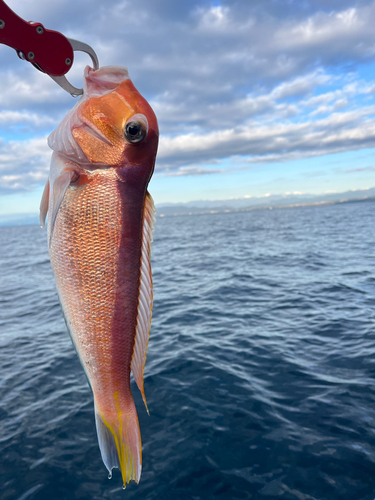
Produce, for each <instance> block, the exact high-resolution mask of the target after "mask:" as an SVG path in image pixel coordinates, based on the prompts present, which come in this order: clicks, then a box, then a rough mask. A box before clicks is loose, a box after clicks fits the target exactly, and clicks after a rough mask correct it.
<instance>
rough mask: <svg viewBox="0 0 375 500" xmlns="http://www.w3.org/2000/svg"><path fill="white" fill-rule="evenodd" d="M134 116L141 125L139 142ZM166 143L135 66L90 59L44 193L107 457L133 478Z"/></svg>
mask: <svg viewBox="0 0 375 500" xmlns="http://www.w3.org/2000/svg"><path fill="white" fill-rule="evenodd" d="M127 122H129V123H130V122H131V123H132V128H131V130H132V131H134V130H138V131H140V132H139V133H140V135H136V140H134V141H133V136H127V135H126V123H127ZM134 123H136V124H137V125H133V124H134ZM137 127H138V129H137ZM98 131H100V133H98ZM132 141H133V142H134V144H133V143H132ZM157 143H158V127H157V121H156V117H155V115H154V113H153V111H152V110H151V108H150V106H149V105H148V103H147V102H146V101H145V100H144V99H143V98H142V96H140V94H139V93H138V92H137V90H136V89H135V87H134V85H133V84H132V82H131V81H130V79H129V77H128V74H127V70H126V69H124V68H121V67H116V66H113V67H111V66H110V67H106V68H101V69H100V70H97V71H93V70H92V69H91V68H86V70H85V83H84V95H83V97H82V98H81V100H80V101H79V102H78V103H77V105H76V106H75V107H74V108H73V110H71V111H70V112H69V113H68V114H67V116H66V117H65V118H64V120H63V121H62V123H61V124H60V125H59V127H58V128H57V129H56V130H55V132H53V133H52V134H51V136H50V137H49V145H50V146H51V148H52V149H53V150H54V154H53V156H52V162H51V170H50V176H49V181H48V182H47V184H46V188H45V191H44V193H43V197H42V202H41V222H42V223H44V220H45V217H46V214H47V211H48V214H49V217H48V241H49V251H50V258H51V264H52V269H53V271H54V274H55V279H56V286H57V290H58V293H59V297H60V301H61V305H62V309H63V311H64V316H65V319H66V323H67V326H68V329H69V332H70V335H71V338H72V341H73V344H74V346H75V348H76V351H77V353H78V356H79V358H80V361H81V364H82V366H83V368H84V370H85V373H86V375H87V378H88V381H89V383H90V386H91V388H92V391H93V395H94V404H95V419H96V428H97V433H98V440H99V447H100V450H101V454H102V458H103V461H104V464H105V465H106V467H107V469H108V471H109V472H110V475H111V471H112V469H113V468H114V467H118V468H120V469H121V474H122V478H123V482H124V485H126V483H128V482H129V481H130V480H135V481H136V482H138V481H139V479H140V475H141V469H142V446H141V436H140V430H139V423H138V416H137V411H136V408H135V405H134V400H133V396H132V393H131V389H130V372H131V371H132V372H133V375H134V379H135V381H136V383H137V385H138V387H139V389H140V391H141V393H142V397H143V401H144V403H145V405H146V409H147V403H146V398H145V394H144V388H143V372H144V366H145V361H146V353H147V345H148V336H149V332H150V326H151V313H152V276H151V253H150V252H151V241H152V231H153V225H154V219H155V209H154V205H153V201H152V198H151V196H150V195H149V194H148V192H147V185H148V182H149V180H150V177H151V175H152V172H153V169H154V163H155V157H156V151H157ZM147 411H148V409H147Z"/></svg>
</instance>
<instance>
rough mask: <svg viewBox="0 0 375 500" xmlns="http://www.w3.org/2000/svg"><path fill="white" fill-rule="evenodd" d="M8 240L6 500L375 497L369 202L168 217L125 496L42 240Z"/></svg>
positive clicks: (2, 290) (2, 334)
mask: <svg viewBox="0 0 375 500" xmlns="http://www.w3.org/2000/svg"><path fill="white" fill-rule="evenodd" d="M0 242H1V243H0V244H1V254H0V344H1V347H0V373H1V377H0V479H1V482H0V498H1V500H25V499H29V500H32V499H33V500H34V499H35V500H36V499H37V500H51V499H55V500H68V499H80V500H86V499H87V500H89V499H93V500H94V499H95V500H99V499H100V500H101V499H126V498H127V499H142V500H154V499H155V500H156V499H158V500H169V499H170V500H172V499H173V500H176V499H181V500H185V499H186V500H187V499H189V500H200V499H202V500H203V499H204V500H210V499H253V500H260V499H268V500H273V499H280V498H282V499H290V500H336V499H337V500H339V499H340V500H342V499H344V500H351V499H353V500H374V499H375V252H374V250H375V203H373V202H367V203H351V204H346V205H333V206H321V207H300V208H293V209H280V210H254V211H251V212H242V213H226V214H210V215H195V216H179V217H165V218H158V220H157V224H156V230H155V238H154V243H153V271H154V294H155V302H154V316H153V323H152V330H151V337H150V343H149V353H148V360H147V363H146V372H145V391H146V397H147V400H148V405H149V409H150V416H148V415H147V413H146V410H145V409H144V406H143V403H142V401H141V398H140V395H139V393H138V390H137V388H136V386H135V384H134V383H132V388H133V392H134V395H135V399H136V404H137V408H138V415H139V420H140V427H141V433H142V440H143V472H142V477H141V482H140V484H139V485H136V484H135V483H132V484H130V485H128V487H127V489H126V490H125V491H124V490H123V489H122V481H121V477H120V473H119V472H118V471H117V470H115V471H114V474H113V478H112V479H111V480H109V479H108V478H107V475H108V474H107V471H106V469H105V467H104V465H103V463H102V461H101V457H100V452H99V448H98V444H97V437H96V430H95V422H94V412H93V402H92V396H91V393H90V390H89V387H88V385H87V382H86V379H85V376H84V374H83V371H82V369H81V367H80V365H79V361H78V359H77V356H76V354H75V352H74V349H73V347H72V345H71V341H70V339H69V336H68V334H67V332H66V329H65V325H64V322H63V318H62V314H61V310H60V306H59V302H58V298H57V294H56V291H55V287H54V280H53V275H52V271H51V268H50V264H49V259H48V253H47V244H46V234H45V232H44V231H43V230H41V229H40V228H38V227H36V226H35V227H34V226H29V227H1V228H0Z"/></svg>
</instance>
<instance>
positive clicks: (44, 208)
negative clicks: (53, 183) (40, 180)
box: [39, 179, 49, 227]
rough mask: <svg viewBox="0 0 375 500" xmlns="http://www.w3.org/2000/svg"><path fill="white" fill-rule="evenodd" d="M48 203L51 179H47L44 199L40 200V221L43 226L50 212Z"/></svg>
mask: <svg viewBox="0 0 375 500" xmlns="http://www.w3.org/2000/svg"><path fill="white" fill-rule="evenodd" d="M48 203H49V179H47V182H46V185H45V186H44V191H43V194H42V199H41V200H40V207H39V222H40V225H41V226H42V227H44V225H45V223H46V217H47V212H48Z"/></svg>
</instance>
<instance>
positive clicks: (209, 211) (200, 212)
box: [156, 196, 375, 217]
mask: <svg viewBox="0 0 375 500" xmlns="http://www.w3.org/2000/svg"><path fill="white" fill-rule="evenodd" d="M363 202H375V196H366V197H363V198H353V199H349V198H347V199H341V200H334V201H314V202H310V203H308V202H307V203H293V204H290V205H276V204H275V205H257V206H249V207H242V208H227V207H222V208H220V207H218V208H215V209H208V208H207V209H202V208H198V207H194V206H192V207H189V209H186V210H183V209H181V210H180V211H178V212H173V208H174V207H172V206H171V207H160V209H159V210H157V215H158V216H159V217H177V216H179V215H206V214H219V213H234V212H250V211H252V210H279V209H283V208H299V207H315V206H325V205H340V204H347V203H363ZM156 208H157V207H156ZM179 208H182V207H179ZM163 209H164V211H163ZM166 209H167V210H166ZM163 212H167V213H163Z"/></svg>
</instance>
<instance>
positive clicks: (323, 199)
mask: <svg viewBox="0 0 375 500" xmlns="http://www.w3.org/2000/svg"><path fill="white" fill-rule="evenodd" d="M354 201H375V188H371V189H363V190H356V191H346V192H344V193H326V194H320V195H315V194H284V195H266V196H259V197H255V196H254V197H245V198H231V199H229V200H213V201H212V200H198V201H189V202H187V203H161V204H159V205H156V209H157V214H158V215H159V216H160V217H166V216H173V215H193V214H206V213H217V212H236V211H243V210H254V209H260V208H282V207H284V208H286V207H296V206H307V205H327V204H333V203H349V202H354ZM28 225H39V216H38V214H10V215H0V226H28Z"/></svg>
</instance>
